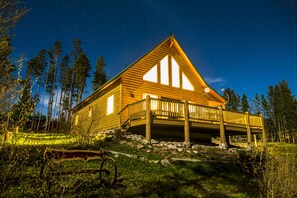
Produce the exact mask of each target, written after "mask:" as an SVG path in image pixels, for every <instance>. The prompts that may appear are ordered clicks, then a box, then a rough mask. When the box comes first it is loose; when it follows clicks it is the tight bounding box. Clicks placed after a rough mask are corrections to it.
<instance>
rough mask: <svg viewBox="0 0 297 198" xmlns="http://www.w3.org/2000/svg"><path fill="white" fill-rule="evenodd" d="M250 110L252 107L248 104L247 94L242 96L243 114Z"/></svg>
mask: <svg viewBox="0 0 297 198" xmlns="http://www.w3.org/2000/svg"><path fill="white" fill-rule="evenodd" d="M249 108H250V105H249V103H248V100H247V96H246V95H245V94H242V97H241V111H242V112H247V111H249Z"/></svg>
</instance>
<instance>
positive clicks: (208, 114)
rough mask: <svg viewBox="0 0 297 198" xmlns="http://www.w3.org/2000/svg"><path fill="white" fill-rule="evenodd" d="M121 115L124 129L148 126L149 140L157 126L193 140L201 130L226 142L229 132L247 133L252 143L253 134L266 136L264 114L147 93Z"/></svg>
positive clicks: (121, 124)
mask: <svg viewBox="0 0 297 198" xmlns="http://www.w3.org/2000/svg"><path fill="white" fill-rule="evenodd" d="M119 116H120V126H121V127H122V128H123V129H127V130H130V131H135V130H144V129H145V132H146V133H145V134H146V138H147V139H148V140H150V139H151V135H154V131H157V130H158V129H162V130H164V129H168V130H169V131H170V130H171V131H176V130H179V131H180V132H182V131H183V132H184V133H182V136H183V137H184V138H185V141H190V137H191V136H195V135H197V134H199V133H200V134H206V135H207V134H208V135H210V136H220V137H221V143H225V141H226V137H225V136H226V135H247V139H248V142H249V143H250V142H251V134H262V135H263V138H265V137H266V136H265V130H264V127H263V118H262V116H261V115H252V114H249V113H248V112H246V113H242V112H233V111H229V110H224V109H221V108H220V107H218V108H215V107H209V106H202V105H197V104H191V103H189V102H188V101H185V102H180V101H173V100H169V99H155V98H150V97H149V96H148V97H147V98H146V99H143V100H140V101H138V102H135V103H133V104H129V105H127V106H126V107H124V108H123V109H122V110H121V111H120V112H119ZM172 133H173V132H172ZM265 139H266V138H265Z"/></svg>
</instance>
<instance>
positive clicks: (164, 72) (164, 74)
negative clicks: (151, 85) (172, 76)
mask: <svg viewBox="0 0 297 198" xmlns="http://www.w3.org/2000/svg"><path fill="white" fill-rule="evenodd" d="M160 73H161V75H160V76H161V84H163V85H169V75H168V74H169V69H168V55H167V56H165V57H164V58H163V59H162V60H161V62H160Z"/></svg>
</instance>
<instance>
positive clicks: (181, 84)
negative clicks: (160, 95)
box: [142, 55, 194, 91]
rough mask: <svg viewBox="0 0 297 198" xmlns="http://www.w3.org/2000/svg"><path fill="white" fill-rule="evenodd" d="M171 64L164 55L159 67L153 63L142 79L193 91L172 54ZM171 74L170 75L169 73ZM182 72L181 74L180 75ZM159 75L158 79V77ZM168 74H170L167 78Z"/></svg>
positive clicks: (191, 85)
mask: <svg viewBox="0 0 297 198" xmlns="http://www.w3.org/2000/svg"><path fill="white" fill-rule="evenodd" d="M170 59H171V64H169V62H170V61H169V56H168V55H166V56H165V57H164V58H163V59H162V60H161V61H160V62H159V64H160V67H158V65H155V66H154V67H152V68H151V69H150V70H149V71H148V72H146V73H145V74H144V75H143V77H142V78H143V80H146V81H150V82H155V83H161V84H163V85H169V84H170V85H171V86H172V87H176V88H182V89H186V90H190V91H194V86H193V84H192V83H191V81H190V80H189V78H188V77H187V76H186V74H185V73H184V72H182V69H181V67H180V65H179V64H178V63H177V61H176V60H175V58H174V57H173V56H170ZM170 74H171V75H170ZM181 74H182V75H181ZM158 76H159V79H158ZM169 76H171V77H170V78H169Z"/></svg>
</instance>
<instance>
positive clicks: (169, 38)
mask: <svg viewBox="0 0 297 198" xmlns="http://www.w3.org/2000/svg"><path fill="white" fill-rule="evenodd" d="M168 40H171V42H172V44H174V45H175V47H176V48H177V50H178V51H179V52H180V53H181V55H182V57H183V58H184V59H185V61H186V62H187V63H188V64H189V65H190V67H191V69H192V71H193V72H194V73H195V75H196V77H197V78H198V79H199V80H200V82H201V84H202V86H203V87H204V88H206V87H208V88H210V94H212V95H214V97H215V98H217V99H218V100H219V101H221V102H223V103H225V99H224V98H223V97H222V96H221V95H220V94H218V93H217V92H216V91H215V90H214V89H212V88H211V87H210V86H209V85H208V84H207V83H206V82H205V80H204V79H203V78H202V76H201V75H200V74H199V73H198V71H197V69H196V67H195V66H194V65H193V63H192V62H191V61H190V59H189V58H188V56H187V55H186V53H185V52H184V50H183V49H182V48H181V46H180V45H179V43H178V42H177V40H176V38H175V36H174V35H173V34H170V35H169V36H168V37H167V38H165V39H164V40H163V41H161V42H160V43H159V44H157V45H156V46H155V47H154V48H152V49H151V50H149V51H148V52H147V53H145V54H144V55H143V56H141V57H140V58H138V59H137V60H136V61H134V62H133V63H132V64H130V65H129V66H128V67H126V68H125V69H124V70H123V71H121V72H120V73H119V74H117V75H116V76H115V77H113V78H112V79H110V80H109V81H107V82H106V83H105V84H103V85H102V86H101V87H99V88H98V89H97V90H96V91H94V92H93V93H92V94H91V95H89V96H88V97H87V98H85V99H84V100H82V101H81V102H80V103H78V104H76V105H75V106H74V107H73V108H72V110H74V109H76V108H77V107H78V106H80V105H83V103H85V102H87V101H89V100H90V99H91V98H92V97H93V96H94V95H95V94H96V93H98V92H101V91H102V90H104V89H106V88H107V87H108V86H110V85H111V84H113V83H114V82H115V81H117V80H118V79H119V78H121V77H122V75H123V74H124V73H125V72H126V71H127V70H129V69H130V68H131V67H133V66H134V65H135V64H136V63H137V62H138V61H140V60H141V59H142V58H143V57H145V56H146V55H148V54H149V53H150V52H152V51H153V50H154V49H156V48H158V47H159V46H161V45H162V44H163V43H165V42H167V41H168Z"/></svg>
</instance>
